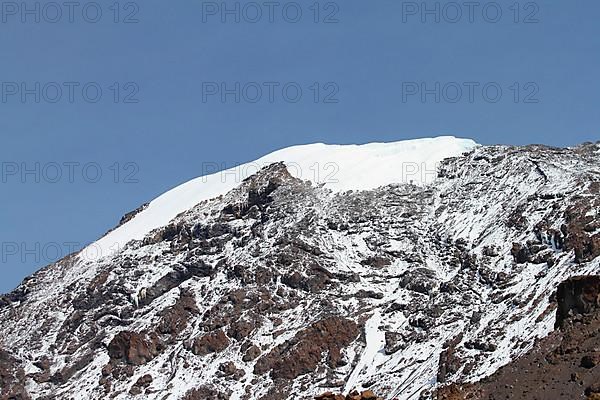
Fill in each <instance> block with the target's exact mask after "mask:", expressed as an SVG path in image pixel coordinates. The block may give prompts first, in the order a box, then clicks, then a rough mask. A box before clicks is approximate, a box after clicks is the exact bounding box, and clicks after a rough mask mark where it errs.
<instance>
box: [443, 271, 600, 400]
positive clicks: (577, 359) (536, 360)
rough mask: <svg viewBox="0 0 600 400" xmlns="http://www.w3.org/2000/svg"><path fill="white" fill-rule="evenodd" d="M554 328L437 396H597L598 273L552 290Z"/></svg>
mask: <svg viewBox="0 0 600 400" xmlns="http://www.w3.org/2000/svg"><path fill="white" fill-rule="evenodd" d="M557 302H558V305H559V312H558V313H557V323H556V327H557V329H556V331H554V332H552V333H551V334H550V335H548V336H547V337H545V338H543V339H541V340H539V341H538V342H537V343H536V344H535V345H534V346H533V348H532V349H531V350H530V351H529V352H528V353H527V354H525V355H524V356H522V357H520V358H518V359H516V360H515V361H513V362H511V363H509V364H508V365H506V366H504V367H502V368H500V369H499V370H498V371H497V372H496V373H494V374H493V375H492V376H490V377H487V378H485V379H483V380H482V381H481V382H477V383H475V384H466V385H459V384H451V385H449V386H447V387H443V388H441V389H440V390H439V393H438V398H439V399H440V400H444V399H445V400H467V399H470V400H493V399H522V400H530V399H531V400H535V399H539V400H545V399H573V400H576V399H587V400H598V399H600V366H599V364H600V276H597V275H596V276H584V277H575V278H571V279H569V280H567V281H565V282H563V283H562V284H561V285H560V286H559V289H558V294H557Z"/></svg>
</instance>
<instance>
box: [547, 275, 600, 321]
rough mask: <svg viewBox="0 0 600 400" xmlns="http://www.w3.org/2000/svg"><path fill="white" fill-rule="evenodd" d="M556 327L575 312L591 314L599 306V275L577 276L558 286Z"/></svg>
mask: <svg viewBox="0 0 600 400" xmlns="http://www.w3.org/2000/svg"><path fill="white" fill-rule="evenodd" d="M556 299H557V301H558V309H557V312H556V324H555V326H556V327H560V326H561V325H562V324H563V322H564V321H565V320H567V319H568V318H570V317H572V316H574V315H577V314H591V313H592V312H593V311H594V310H596V309H598V307H600V276H577V277H573V278H571V279H568V280H566V281H565V282H563V283H561V284H560V285H559V286H558V290H557V294H556Z"/></svg>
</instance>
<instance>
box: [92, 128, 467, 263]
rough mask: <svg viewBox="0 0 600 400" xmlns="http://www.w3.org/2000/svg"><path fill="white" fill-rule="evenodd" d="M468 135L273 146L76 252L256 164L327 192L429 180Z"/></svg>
mask: <svg viewBox="0 0 600 400" xmlns="http://www.w3.org/2000/svg"><path fill="white" fill-rule="evenodd" d="M477 146H478V145H477V143H475V142H474V141H473V140H471V139H459V138H455V137H453V136H440V137H436V138H424V139H413V140H403V141H398V142H390V143H369V144H362V145H328V144H322V143H316V144H308V145H300V146H292V147H288V148H285V149H281V150H277V151H275V152H273V153H270V154H268V155H266V156H264V157H261V158H259V159H258V160H256V161H252V162H249V163H246V164H242V165H239V166H237V167H234V168H231V169H228V170H225V171H220V172H215V173H213V174H211V175H207V176H202V177H199V178H196V179H193V180H191V181H189V182H186V183H184V184H182V185H180V186H177V187H176V188H174V189H172V190H170V191H168V192H166V193H164V194H163V195H161V196H159V197H158V198H156V199H155V200H153V201H152V202H150V204H149V205H148V206H147V207H146V208H145V209H143V210H141V211H140V212H139V213H137V214H136V215H135V216H134V217H133V218H132V219H131V220H130V221H128V222H126V223H125V224H123V225H122V226H120V227H118V228H116V229H115V230H113V231H112V232H110V233H108V234H107V235H106V236H104V237H103V238H101V239H100V240H98V241H97V242H96V243H94V244H93V245H92V246H91V248H89V249H86V250H84V251H82V252H81V257H82V258H83V259H84V260H86V261H94V260H96V259H98V258H100V257H104V256H109V255H111V254H113V253H114V252H115V251H118V250H119V249H122V248H123V247H124V246H125V244H127V242H129V241H131V240H140V239H142V238H143V237H144V236H145V235H147V234H148V233H149V232H150V231H152V230H154V229H156V228H159V227H162V226H165V225H167V224H168V223H169V221H171V220H172V219H173V218H175V217H176V216H177V215H178V214H180V213H182V212H184V211H186V210H189V209H190V208H192V207H194V206H195V205H196V204H198V203H200V202H202V201H205V200H209V199H212V198H215V197H218V196H221V195H224V194H226V193H227V192H229V191H230V190H232V189H233V188H235V187H236V186H238V185H239V184H240V183H241V182H242V181H243V180H244V179H246V178H248V177H249V176H251V175H252V174H254V173H256V172H258V171H259V170H260V169H261V168H263V167H266V166H268V165H269V164H272V163H276V162H283V163H285V165H286V166H287V168H288V171H289V172H290V174H291V175H292V176H294V177H296V178H299V179H302V180H308V181H310V182H312V183H313V184H315V185H324V186H325V187H326V188H327V189H330V190H331V191H332V192H343V191H348V190H372V189H375V188H378V187H381V186H385V185H388V184H392V183H414V184H423V183H429V182H431V181H433V180H434V179H435V177H436V175H437V167H438V165H439V163H440V162H441V161H442V160H443V159H445V158H448V157H456V156H459V155H461V154H463V153H465V152H467V151H469V150H472V149H473V148H475V147H477Z"/></svg>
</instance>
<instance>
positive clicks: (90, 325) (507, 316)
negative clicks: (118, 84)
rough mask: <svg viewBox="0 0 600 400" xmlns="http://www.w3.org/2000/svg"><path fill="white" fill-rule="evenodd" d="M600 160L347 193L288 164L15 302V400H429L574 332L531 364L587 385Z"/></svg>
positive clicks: (515, 165) (544, 155)
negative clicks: (351, 394) (569, 368)
mask: <svg viewBox="0 0 600 400" xmlns="http://www.w3.org/2000/svg"><path fill="white" fill-rule="evenodd" d="M599 151H600V148H599V147H598V146H596V145H585V146H580V147H577V148H574V149H556V148H548V147H544V146H528V147H505V146H492V147H482V148H478V149H476V150H474V151H473V152H471V153H469V154H466V155H464V156H462V157H458V158H454V159H448V160H446V161H444V162H443V163H442V165H441V166H440V171H439V179H438V180H437V181H436V182H435V183H434V184H432V185H428V186H423V187H419V186H415V185H408V184H407V185H390V186H386V187H382V188H379V189H375V190H370V191H360V192H359V191H354V192H346V193H337V194H333V193H331V192H329V191H328V190H327V188H326V187H321V186H316V185H311V184H310V183H307V182H304V181H301V180H299V179H296V178H293V177H292V176H291V175H290V174H289V172H288V171H287V169H286V168H285V166H284V165H283V164H281V163H276V164H273V165H270V166H268V167H266V168H264V169H262V170H261V171H259V172H258V173H257V174H255V175H253V176H252V177H250V178H249V179H247V180H245V181H243V182H240V185H239V187H238V188H236V189H234V190H232V191H231V192H229V193H227V194H224V195H223V196H220V197H218V198H215V199H211V200H207V201H203V202H201V203H199V204H198V205H196V206H195V207H193V208H192V209H190V210H188V211H186V212H183V213H182V214H180V215H179V216H177V217H176V218H175V219H173V220H172V221H171V222H170V223H169V224H168V225H167V226H164V227H162V228H159V229H157V230H155V231H153V232H150V233H149V234H148V235H147V236H146V237H145V238H143V239H142V240H139V241H132V242H130V243H129V244H127V246H125V248H124V249H122V251H119V252H117V253H115V254H114V255H111V256H110V257H106V258H105V259H102V260H99V261H98V262H82V261H80V260H79V258H78V257H77V256H72V257H69V258H66V259H64V260H61V261H60V262H58V263H57V264H54V265H51V266H48V267H47V268H45V269H43V270H41V271H40V272H38V273H36V274H35V275H33V276H32V277H30V278H28V279H27V280H25V281H24V282H23V284H22V285H21V286H20V287H19V288H17V289H16V290H15V291H14V292H13V293H11V294H8V295H6V296H3V297H2V298H0V348H3V349H5V350H9V351H10V353H11V354H10V355H3V356H2V357H3V359H4V360H5V361H4V362H3V363H2V367H4V369H2V370H1V371H0V379H2V380H3V381H2V382H5V384H3V385H2V386H1V388H0V393H2V395H5V394H7V395H8V394H10V395H11V396H12V395H15V396H16V395H20V396H22V397H23V398H26V396H29V397H31V398H35V399H43V400H50V399H52V400H54V399H58V400H63V399H64V400H67V399H70V398H71V397H72V396H71V395H70V394H71V393H78V394H80V395H81V396H82V397H87V398H91V399H104V398H114V399H116V400H130V399H136V398H140V399H142V398H143V399H148V400H163V399H164V398H165V396H167V395H170V396H172V397H178V398H187V399H230V398H232V399H237V400H288V399H294V398H298V399H308V398H313V397H315V396H317V395H319V394H322V393H324V392H327V391H329V392H331V393H340V392H342V391H343V388H345V387H346V386H353V387H348V388H346V389H347V390H346V393H344V397H345V396H347V395H348V393H347V391H348V390H350V391H352V390H354V389H355V390H356V391H357V393H358V394H359V395H360V396H363V394H364V392H366V391H369V390H372V392H373V393H376V394H377V395H378V396H380V397H381V398H384V399H395V398H397V399H399V400H405V399H415V398H419V397H420V398H422V399H430V398H432V396H433V395H434V390H435V387H434V384H433V383H434V382H440V383H441V382H444V383H448V384H451V383H453V382H458V383H460V382H465V381H470V382H473V381H479V380H480V379H481V378H482V377H484V376H489V375H490V374H492V373H493V372H494V371H497V370H498V368H500V367H501V366H502V365H507V364H509V365H511V364H510V362H511V361H514V360H520V359H521V358H522V357H524V355H525V354H526V353H527V351H528V350H530V349H531V347H532V346H533V344H534V343H536V340H537V339H539V338H541V337H545V336H547V335H548V333H550V332H551V330H552V327H553V325H554V324H555V323H556V321H557V320H558V321H560V322H559V323H558V325H560V326H561V327H563V326H564V330H560V331H557V332H558V333H557V332H554V333H552V334H551V335H550V336H549V338H555V339H552V340H556V342H552V343H554V345H553V346H555V347H552V346H550V345H549V346H550V347H547V349H548V350H547V351H546V353H543V354H544V357H542V358H540V360H541V361H540V360H537V359H536V360H533V361H528V362H532V363H534V362H537V363H541V364H543V363H544V362H547V363H548V365H555V364H552V363H550V362H549V361H544V360H546V359H548V360H554V361H553V362H556V363H557V364H556V365H562V364H561V363H562V362H565V363H567V362H570V363H571V364H572V365H577V366H580V367H577V368H581V372H578V373H580V375H581V380H583V382H584V383H585V384H586V385H587V382H588V381H587V378H585V376H589V377H594V376H595V375H594V374H595V371H596V369H597V367H596V366H595V364H597V360H596V358H595V353H594V351H592V350H593V346H592V342H590V345H589V346H588V342H587V340H588V339H589V340H592V336H589V337H588V336H585V335H592V333H593V331H592V330H591V329H592V328H593V327H594V326H595V325H594V323H595V322H594V320H593V318H592V319H590V318H589V315H593V314H589V312H593V309H594V307H595V306H594V296H596V295H597V293H598V290H597V284H596V283H595V281H594V280H593V278H574V279H569V278H571V277H576V276H582V275H588V274H600V264H599V263H600V260H599V257H598V254H599V253H598V251H597V247H596V244H595V243H596V242H595V240H596V239H595V238H596V237H597V235H598V233H599V231H598V229H600V228H598V226H599V225H598V220H599V210H600V203H598V198H599V197H600V165H599V163H600V161H599V157H598V154H599ZM373 173H376V171H374V172H373ZM126 219H127V218H126ZM126 226H127V225H125V227H126ZM561 282H566V283H564V284H563V285H561V286H560V288H559V284H560V283H561ZM555 313H557V314H559V317H558V318H557V317H556V314H555ZM586 313H588V314H586ZM571 327H573V328H571ZM578 329H579V330H578ZM581 332H587V333H585V334H584V333H581ZM569 335H570V336H569ZM570 337H573V338H576V339H577V341H574V340H572V339H570ZM549 340H550V339H549ZM539 343H542V342H539ZM575 343H577V345H576V346H579V350H572V349H571V347H572V346H575ZM563 344H564V345H563ZM561 346H562V347H561ZM560 348H562V350H556V349H560ZM555 350H556V351H555ZM540 354H542V353H540ZM572 355H576V356H577V357H579V358H578V359H577V358H569V357H571V356H572ZM531 365H533V364H531ZM531 365H529V364H523V365H520V368H521V370H522V371H528V370H533V367H532V366H531ZM543 365H546V364H543ZM507 368H508V367H507ZM560 371H562V369H560V368H559V370H556V371H554V370H551V369H548V370H544V374H546V376H554V375H552V374H559V372H560ZM565 371H566V369H565ZM519 372H521V371H519ZM583 374H587V375H585V376H584V375H583ZM515 376H517V375H516V372H515V373H514V374H513V375H512V376H510V375H506V379H505V380H503V381H500V380H498V382H502V384H504V385H508V387H510V385H513V386H514V383H511V379H513V380H514V379H515ZM556 376H557V377H558V376H559V375H556ZM350 378H352V383H350V384H349V383H348V382H349V380H350ZM568 378H569V379H570V376H569V377H568ZM561 379H562V378H561ZM590 379H591V378H590ZM531 382H532V384H533V383H535V384H537V385H541V384H542V383H543V382H542V383H540V382H539V381H535V380H531ZM545 384H546V385H548V382H546V383H545ZM25 388H26V389H27V391H28V393H29V394H28V393H27V392H25ZM451 388H454V389H452V390H454V391H451V392H448V393H446V394H448V395H451V396H457V395H458V394H460V393H461V390H465V389H466V388H467V386H464V387H463V388H462V389H461V388H459V387H457V386H452V387H451ZM490 388H492V387H490ZM573 388H575V386H573ZM492 389H494V390H496V391H497V393H502V394H504V395H510V391H509V390H508V389H506V390H505V389H502V388H501V387H500V386H494V387H493V388H492ZM580 389H581V390H579V392H575V391H572V392H570V391H569V392H568V393H571V394H575V393H576V394H577V395H580V394H581V393H584V392H585V389H587V386H586V387H583V388H580ZM593 389H594V388H593V387H590V389H589V390H590V391H592V390H593ZM448 390H450V389H448ZM525 390H528V389H525ZM573 390H575V389H573ZM486 393H487V392H486ZM523 393H525V392H523ZM528 393H529V394H531V393H533V392H531V391H529V392H528ZM549 393H550V392H549ZM367 394H368V393H367ZM441 394H443V393H442V392H440V395H441ZM333 396H334V399H335V400H338V399H339V397H338V398H335V396H336V395H335V394H334V395H333ZM337 396H341V394H340V395H337ZM524 396H525V395H524ZM363 397H364V396H363ZM523 398H527V397H523ZM548 398H552V397H548ZM574 398H576V397H574ZM497 399H498V396H496V400H497ZM0 400H3V399H2V397H0ZM352 400H354V399H352ZM361 400H362V399H361ZM544 400H546V399H544Z"/></svg>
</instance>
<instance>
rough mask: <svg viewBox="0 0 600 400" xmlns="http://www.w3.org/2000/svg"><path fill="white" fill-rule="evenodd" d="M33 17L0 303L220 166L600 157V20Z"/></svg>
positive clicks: (11, 72) (534, 10)
mask: <svg viewBox="0 0 600 400" xmlns="http://www.w3.org/2000/svg"><path fill="white" fill-rule="evenodd" d="M24 4H25V5H26V6H27V9H25V6H23V5H22V4H21V3H20V2H18V3H13V2H3V3H2V10H1V14H0V50H1V52H2V53H1V61H0V84H1V90H2V93H0V131H1V132H2V142H1V144H0V162H1V163H2V164H1V166H2V176H0V193H1V195H2V207H1V208H0V243H1V244H2V253H1V254H0V268H1V269H0V277H1V279H0V292H6V291H9V290H10V289H12V288H13V287H15V286H16V285H17V284H18V283H19V282H20V281H21V279H23V277H25V276H27V275H29V274H31V273H32V272H33V271H35V270H36V269H38V268H40V267H42V266H43V265H45V264H47V263H48V262H50V261H52V260H53V259H54V258H55V257H56V256H60V255H65V254H63V253H66V252H67V251H68V250H69V249H70V248H71V247H77V246H78V245H79V246H81V245H83V244H84V243H88V242H91V241H93V240H95V239H96V238H98V237H99V236H101V235H102V234H103V233H104V232H106V231H107V230H108V229H110V228H112V227H113V226H114V225H115V224H116V223H117V222H118V219H119V218H120V216H121V215H123V214H124V213H126V212H127V211H129V210H132V209H135V208H136V207H138V206H139V205H140V204H142V203H144V202H146V201H149V200H151V199H152V198H154V197H156V196H157V195H159V194H160V193H162V192H164V191H166V190H168V189H169V188H171V187H173V186H176V185H177V184H179V183H182V182H184V181H187V180H189V179H191V178H193V177H196V176H199V175H201V174H202V170H203V165H206V163H218V164H219V165H225V166H233V165H235V164H238V163H241V162H244V161H249V160H253V159H256V158H258V157H259V156H261V155H263V154H266V153H269V152H271V151H273V150H276V149H279V148H282V147H286V146H290V145H294V144H301V143H312V142H327V143H363V142H371V141H394V140H402V139H406V138H414V137H425V136H436V135H447V134H452V135H456V136H461V137H470V138H473V139H475V140H476V141H478V142H479V143H482V144H495V143H506V144H526V143H546V144H550V145H557V146H568V145H575V144H577V143H580V142H584V141H590V140H598V129H599V126H600V113H599V112H598V104H599V101H598V95H599V93H600V78H599V73H598V71H600V25H599V24H598V21H599V20H600V4H599V3H598V2H597V1H592V0H583V1H580V2H577V3H576V4H575V3H565V2H543V3H542V2H526V1H524V2H521V3H516V6H515V3H514V2H513V1H500V2H476V4H477V5H476V6H473V9H469V8H468V7H466V6H464V3H462V2H458V3H453V2H433V1H429V2H426V3H425V7H426V9H425V8H424V7H423V5H422V2H402V1H397V0H393V1H388V0H378V1H364V0H363V1H355V0H344V1H343V2H342V1H339V2H328V1H323V2H313V1H300V2H285V1H281V2H278V5H273V6H271V7H270V6H265V3H264V2H257V3H251V2H242V3H237V7H239V12H237V11H236V2H233V1H228V2H225V3H224V4H225V7H226V8H227V10H229V12H227V10H226V9H225V7H224V6H223V3H222V2H216V3H215V2H202V1H187V0H180V1H169V2H167V1H156V0H144V1H143V2H138V3H136V2H126V1H124V2H121V3H117V4H118V7H117V8H115V7H114V6H111V4H113V3H112V2H99V3H87V2H81V3H78V5H77V6H74V7H73V8H72V9H68V8H66V7H64V6H61V8H60V9H58V8H56V7H54V8H53V6H44V4H47V3H46V2H44V3H38V4H39V5H38V7H39V11H36V2H33V1H30V2H27V1H26V2H25V3H24ZM53 4H56V3H53ZM60 4H62V2H61V3H60ZM247 4H250V5H247ZM436 7H438V8H437V10H439V11H437V10H436ZM117 9H118V12H117ZM231 10H233V11H231ZM428 10H429V11H428ZM99 11H100V12H101V14H99V13H98V12H99ZM299 11H300V12H301V15H300V14H298V12H299ZM258 12H260V13H261V14H262V15H259V14H258ZM499 12H500V13H501V14H499ZM236 19H238V20H239V22H238V21H236ZM436 19H437V21H436ZM99 90H100V91H101V92H100V91H99ZM259 90H260V91H259ZM499 90H500V91H501V93H500V91H499ZM300 93H301V94H300ZM236 97H237V98H236ZM223 163H224V164H223ZM100 174H101V175H100Z"/></svg>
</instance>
